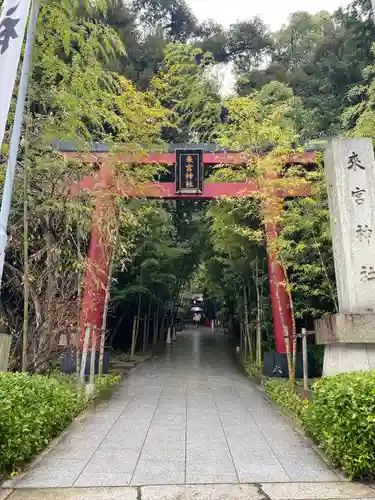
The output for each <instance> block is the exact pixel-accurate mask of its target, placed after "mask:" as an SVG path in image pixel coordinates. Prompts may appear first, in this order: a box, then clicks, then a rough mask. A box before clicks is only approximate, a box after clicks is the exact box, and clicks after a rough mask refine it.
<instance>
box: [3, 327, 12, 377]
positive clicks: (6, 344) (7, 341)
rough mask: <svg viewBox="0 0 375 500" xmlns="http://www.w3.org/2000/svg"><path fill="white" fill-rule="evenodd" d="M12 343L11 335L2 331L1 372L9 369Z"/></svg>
mask: <svg viewBox="0 0 375 500" xmlns="http://www.w3.org/2000/svg"><path fill="white" fill-rule="evenodd" d="M11 343H12V336H11V335H8V334H7V333H0V372H6V371H8V363H9V355H10V346H11Z"/></svg>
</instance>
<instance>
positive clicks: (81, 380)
mask: <svg viewBox="0 0 375 500" xmlns="http://www.w3.org/2000/svg"><path fill="white" fill-rule="evenodd" d="M90 330H91V327H90V325H87V326H86V330H85V337H84V340H83V349H82V360H81V372H80V375H79V380H78V393H79V394H80V393H81V392H82V388H83V385H84V380H85V370H86V362H87V351H88V349H89V340H90Z"/></svg>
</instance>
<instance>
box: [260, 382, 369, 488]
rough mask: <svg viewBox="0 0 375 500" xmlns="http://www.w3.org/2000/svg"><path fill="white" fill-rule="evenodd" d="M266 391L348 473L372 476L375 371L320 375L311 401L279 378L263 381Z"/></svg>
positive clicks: (359, 476) (351, 476) (357, 476)
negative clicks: (304, 398) (299, 394)
mask: <svg viewBox="0 0 375 500" xmlns="http://www.w3.org/2000/svg"><path fill="white" fill-rule="evenodd" d="M264 387H265V390H266V392H267V394H268V395H269V396H270V397H271V398H272V399H273V400H274V401H276V402H277V403H279V404H280V405H281V406H282V407H283V408H284V409H286V410H287V411H289V412H291V413H292V415H293V416H294V417H295V418H296V419H297V420H298V422H299V423H300V424H301V425H302V426H303V427H304V429H305V430H306V431H307V432H308V433H309V434H310V435H311V436H312V437H313V438H314V440H315V441H316V442H317V444H318V445H319V446H320V447H321V448H322V449H323V450H324V452H325V454H326V455H327V457H328V458H329V460H330V461H331V462H332V463H333V465H335V466H338V467H341V468H342V469H343V470H344V471H345V472H346V473H347V474H348V476H349V477H350V478H351V479H353V478H364V477H374V476H375V372H356V373H345V374H341V375H336V376H333V377H323V378H322V379H320V380H319V381H318V382H316V383H315V384H314V385H313V394H314V397H313V400H312V401H311V402H307V401H302V400H301V399H300V398H299V397H298V396H297V395H296V394H294V393H292V392H291V391H290V388H289V385H288V384H287V383H285V382H283V381H280V380H270V381H267V382H265V384H264Z"/></svg>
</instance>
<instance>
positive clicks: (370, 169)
mask: <svg viewBox="0 0 375 500" xmlns="http://www.w3.org/2000/svg"><path fill="white" fill-rule="evenodd" d="M324 164H325V174H326V183H327V192H328V201H329V211H330V222H331V232H332V246H333V253H334V263H335V273H336V285H337V294H338V304H339V312H338V314H335V315H333V316H330V317H328V318H322V319H320V320H317V321H316V323H315V330H316V338H317V342H318V344H325V346H326V347H325V354H324V368H323V374H324V375H334V374H337V373H342V372H351V371H357V370H366V371H367V370H372V369H375V159H374V151H373V146H372V141H371V140H370V139H354V140H344V139H334V140H333V141H332V142H331V143H330V145H329V147H328V148H327V150H326V152H325V155H324Z"/></svg>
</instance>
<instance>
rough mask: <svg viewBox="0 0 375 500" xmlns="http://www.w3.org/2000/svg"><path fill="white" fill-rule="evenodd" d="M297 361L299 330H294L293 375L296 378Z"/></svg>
mask: <svg viewBox="0 0 375 500" xmlns="http://www.w3.org/2000/svg"><path fill="white" fill-rule="evenodd" d="M296 362H297V332H296V331H294V332H293V376H294V379H295V378H296Z"/></svg>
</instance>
